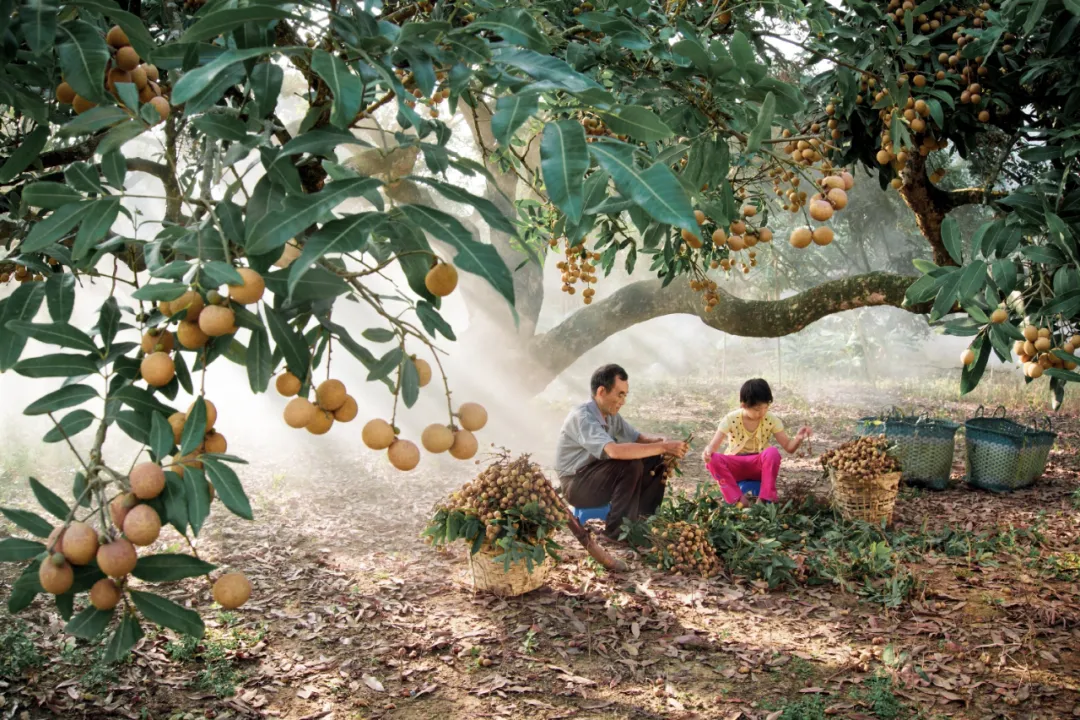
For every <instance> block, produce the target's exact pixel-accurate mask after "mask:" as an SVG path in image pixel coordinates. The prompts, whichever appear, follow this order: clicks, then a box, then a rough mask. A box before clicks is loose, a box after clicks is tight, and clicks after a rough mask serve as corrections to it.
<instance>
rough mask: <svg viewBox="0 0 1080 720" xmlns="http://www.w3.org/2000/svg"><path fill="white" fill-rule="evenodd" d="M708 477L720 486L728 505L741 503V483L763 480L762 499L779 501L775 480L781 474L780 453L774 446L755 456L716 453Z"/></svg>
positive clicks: (710, 464) (711, 461) (710, 463)
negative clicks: (711, 477)
mask: <svg viewBox="0 0 1080 720" xmlns="http://www.w3.org/2000/svg"><path fill="white" fill-rule="evenodd" d="M708 467H709V474H711V475H712V476H713V479H715V480H716V482H718V483H720V492H722V493H723V494H724V500H725V501H726V502H727V503H729V504H734V503H737V502H739V500H740V499H741V498H742V495H743V493H742V490H740V489H739V481H741V480H760V481H761V496H760V499H761V500H769V501H775V500H776V478H777V476H778V475H779V474H780V451H779V450H777V449H776V448H775V447H768V448H765V450H764V451H763V452H760V453H757V454H755V455H723V454H721V453H713V456H712V459H711V460H710V461H709V465H708Z"/></svg>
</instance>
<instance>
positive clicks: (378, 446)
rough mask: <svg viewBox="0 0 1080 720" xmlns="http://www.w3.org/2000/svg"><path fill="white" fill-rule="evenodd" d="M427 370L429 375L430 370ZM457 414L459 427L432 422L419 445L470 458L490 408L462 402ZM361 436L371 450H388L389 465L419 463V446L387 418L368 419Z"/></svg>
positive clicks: (406, 466)
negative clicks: (476, 434) (399, 431)
mask: <svg viewBox="0 0 1080 720" xmlns="http://www.w3.org/2000/svg"><path fill="white" fill-rule="evenodd" d="M420 362H423V361H417V363H418V365H419V363H420ZM425 365H426V363H425ZM427 373H428V377H429V378H430V375H431V371H430V369H429V370H428V371H427ZM421 380H423V376H421ZM424 384H426V383H424ZM454 417H455V418H457V426H455V425H443V424H441V423H432V424H431V425H428V426H427V427H426V428H424V431H423V432H422V433H421V435H420V444H421V445H423V446H424V449H425V450H427V451H428V452H430V453H435V454H438V453H444V452H449V453H450V455H451V456H453V457H454V458H456V459H458V460H468V459H470V458H472V457H473V456H474V455H476V451H477V450H478V449H479V444H478V443H477V441H476V436H475V435H474V434H473V433H475V432H478V431H479V430H481V429H483V427H484V426H485V425H487V410H485V409H484V406H483V405H481V404H480V403H474V402H467V403H462V404H461V406H460V407H458V409H457V412H456V413H454ZM459 426H460V427H459ZM361 439H362V440H363V441H364V444H365V445H367V446H368V447H369V448H371V449H372V450H386V455H387V458H388V459H389V460H390V464H391V465H393V466H394V467H395V468H397V469H398V470H402V471H406V472H407V471H409V470H412V469H413V468H415V467H416V466H417V465H419V464H420V448H418V447H416V443H414V442H412V441H411V440H405V439H403V438H400V437H398V431H397V429H396V428H395V427H394V426H393V425H391V424H390V423H388V422H387V421H386V420H383V419H381V418H375V419H373V420H369V421H368V423H367V424H366V425H364V429H363V431H362V432H361Z"/></svg>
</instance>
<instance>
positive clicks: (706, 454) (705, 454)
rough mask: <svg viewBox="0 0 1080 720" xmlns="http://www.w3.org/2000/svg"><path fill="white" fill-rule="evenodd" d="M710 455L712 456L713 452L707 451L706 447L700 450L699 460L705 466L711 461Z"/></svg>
mask: <svg viewBox="0 0 1080 720" xmlns="http://www.w3.org/2000/svg"><path fill="white" fill-rule="evenodd" d="M712 456H713V454H712V453H711V452H709V450H708V448H706V449H705V450H702V451H701V462H702V463H704V464H705V465H706V466H708V464H709V463H710V462H711V461H712Z"/></svg>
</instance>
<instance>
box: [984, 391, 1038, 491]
mask: <svg viewBox="0 0 1080 720" xmlns="http://www.w3.org/2000/svg"><path fill="white" fill-rule="evenodd" d="M1045 422H1046V425H1047V429H1041V428H1039V427H1037V424H1036V425H1035V426H1028V425H1023V424H1021V423H1018V422H1014V421H1013V420H1010V419H1008V418H1007V417H1006V416H1005V408H1004V407H999V408H998V409H997V411H996V412H995V413H994V415H993V416H992V417H986V416H984V415H983V408H982V407H980V408H979V409H978V410H977V411H976V413H975V416H974V417H971V418H968V421H967V422H966V423H965V428H966V430H965V432H966V435H967V466H968V474H967V481H968V483H969V484H971V485H973V486H975V487H978V488H982V489H984V490H990V491H992V492H1011V491H1013V490H1019V489H1020V488H1025V487H1028V486H1029V485H1031V484H1033V483H1034V482H1035V481H1036V480H1037V479H1038V478H1039V477H1040V476H1042V474H1043V472H1044V471H1045V469H1046V462H1047V459H1048V457H1049V454H1050V448H1051V447H1053V445H1054V440H1055V439H1056V438H1057V434H1056V433H1054V432H1052V431H1051V430H1049V419H1047V420H1046V421H1045Z"/></svg>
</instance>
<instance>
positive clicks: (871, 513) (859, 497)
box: [829, 468, 902, 525]
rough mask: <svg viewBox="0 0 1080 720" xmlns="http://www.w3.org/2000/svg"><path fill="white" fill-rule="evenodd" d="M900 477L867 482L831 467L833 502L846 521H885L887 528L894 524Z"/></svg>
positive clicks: (896, 473) (891, 476) (894, 475)
mask: <svg viewBox="0 0 1080 720" xmlns="http://www.w3.org/2000/svg"><path fill="white" fill-rule="evenodd" d="M901 474H902V473H899V472H892V473H885V474H884V475H878V476H877V477H873V478H869V479H864V478H858V477H854V476H851V475H841V474H839V473H837V472H836V470H834V469H833V468H829V480H830V481H832V488H833V502H834V503H835V505H836V507H837V509H838V510H839V511H840V515H842V516H843V517H844V518H845V519H847V520H862V521H864V522H868V523H871V524H874V525H877V524H879V523H880V522H881V521H882V520H884V521H885V524H886V525H888V524H891V523H892V515H893V508H894V507H896V496H897V495H898V494H899V492H900V477H901Z"/></svg>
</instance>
